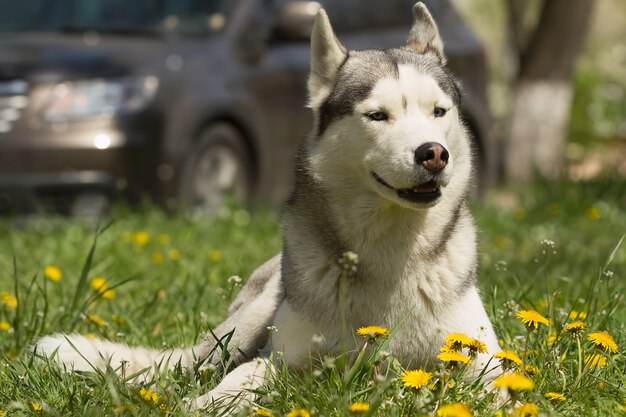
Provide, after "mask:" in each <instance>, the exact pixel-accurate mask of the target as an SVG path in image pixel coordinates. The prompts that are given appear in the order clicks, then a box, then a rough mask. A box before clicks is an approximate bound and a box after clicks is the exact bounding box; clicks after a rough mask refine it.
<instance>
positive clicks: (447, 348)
mask: <svg viewBox="0 0 626 417" xmlns="http://www.w3.org/2000/svg"><path fill="white" fill-rule="evenodd" d="M439 352H440V353H444V352H456V350H455V349H454V348H453V347H452V345H450V344H448V343H445V344H444V345H443V346H441V347H440V348H439Z"/></svg>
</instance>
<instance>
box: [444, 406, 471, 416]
mask: <svg viewBox="0 0 626 417" xmlns="http://www.w3.org/2000/svg"><path fill="white" fill-rule="evenodd" d="M437 416H439V417H473V415H472V411H471V410H470V408H469V406H468V405H467V404H463V403H454V404H447V405H442V406H441V407H439V410H437Z"/></svg>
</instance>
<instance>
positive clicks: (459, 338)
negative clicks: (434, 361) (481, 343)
mask: <svg viewBox="0 0 626 417" xmlns="http://www.w3.org/2000/svg"><path fill="white" fill-rule="evenodd" d="M446 344H447V345H450V347H451V348H452V349H454V350H461V349H462V348H464V347H469V345H471V344H472V338H471V337H469V336H467V335H465V334H463V333H450V334H449V335H447V336H446Z"/></svg>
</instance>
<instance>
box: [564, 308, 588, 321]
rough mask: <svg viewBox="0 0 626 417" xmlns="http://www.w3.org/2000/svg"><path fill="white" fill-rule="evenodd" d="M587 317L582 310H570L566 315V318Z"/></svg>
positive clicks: (580, 318) (579, 318)
mask: <svg viewBox="0 0 626 417" xmlns="http://www.w3.org/2000/svg"><path fill="white" fill-rule="evenodd" d="M586 318H587V313H585V312H584V311H576V310H572V311H570V312H569V316H567V319H568V320H585V319H586Z"/></svg>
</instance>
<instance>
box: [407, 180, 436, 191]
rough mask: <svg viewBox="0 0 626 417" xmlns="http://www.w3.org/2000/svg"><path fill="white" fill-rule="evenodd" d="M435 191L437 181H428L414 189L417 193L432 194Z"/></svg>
mask: <svg viewBox="0 0 626 417" xmlns="http://www.w3.org/2000/svg"><path fill="white" fill-rule="evenodd" d="M435 191H437V183H436V182H435V181H428V182H425V183H423V184H420V185H418V186H415V187H413V192H416V193H432V192H435Z"/></svg>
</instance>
